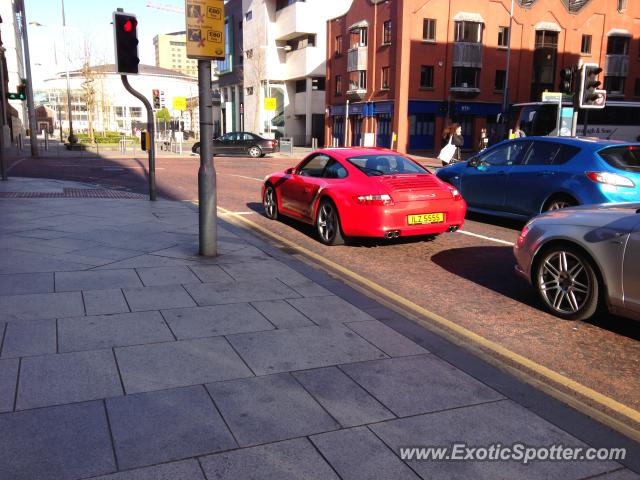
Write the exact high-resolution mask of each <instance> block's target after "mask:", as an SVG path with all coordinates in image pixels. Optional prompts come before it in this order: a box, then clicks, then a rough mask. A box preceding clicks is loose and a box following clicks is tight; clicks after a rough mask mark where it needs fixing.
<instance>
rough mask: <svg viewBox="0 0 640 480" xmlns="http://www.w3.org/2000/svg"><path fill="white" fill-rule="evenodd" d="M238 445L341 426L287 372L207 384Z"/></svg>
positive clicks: (292, 436)
mask: <svg viewBox="0 0 640 480" xmlns="http://www.w3.org/2000/svg"><path fill="white" fill-rule="evenodd" d="M207 389H208V390H209V392H210V393H211V396H212V398H213V400H214V401H215V402H216V405H217V407H218V409H219V410H220V413H221V414H222V416H223V417H224V419H225V421H226V422H227V425H229V428H231V431H232V432H233V434H234V436H235V438H236V439H237V441H238V443H239V444H240V446H251V445H258V444H261V443H267V442H275V441H278V440H286V439H289V438H294V437H301V436H305V435H310V434H312V433H318V432H326V431H328V430H335V429H337V428H340V425H338V423H337V422H336V421H335V420H334V419H333V418H331V416H329V415H328V414H327V413H326V412H325V411H324V410H323V409H322V407H321V406H320V405H319V404H318V403H317V402H316V401H315V400H314V399H313V397H312V396H311V395H309V394H308V393H307V392H306V391H305V389H304V388H303V387H302V386H301V385H300V384H299V383H298V382H297V381H296V380H295V379H294V378H293V377H292V376H291V375H289V374H288V373H282V374H277V375H267V376H263V377H255V378H248V379H241V380H232V381H228V382H217V383H211V384H208V385H207Z"/></svg>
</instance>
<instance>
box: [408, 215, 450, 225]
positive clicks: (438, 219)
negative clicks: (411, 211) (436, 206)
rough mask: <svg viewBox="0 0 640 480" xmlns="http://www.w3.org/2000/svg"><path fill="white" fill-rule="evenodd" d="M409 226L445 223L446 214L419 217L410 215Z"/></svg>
mask: <svg viewBox="0 0 640 480" xmlns="http://www.w3.org/2000/svg"><path fill="white" fill-rule="evenodd" d="M407 220H408V222H409V225H420V224H425V223H442V222H444V213H420V214H418V215H409V216H408V217H407Z"/></svg>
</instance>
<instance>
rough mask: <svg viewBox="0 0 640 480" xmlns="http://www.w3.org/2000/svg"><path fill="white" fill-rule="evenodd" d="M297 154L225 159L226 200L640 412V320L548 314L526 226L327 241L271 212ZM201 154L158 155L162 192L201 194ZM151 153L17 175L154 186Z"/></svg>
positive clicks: (473, 221) (221, 173)
mask: <svg viewBox="0 0 640 480" xmlns="http://www.w3.org/2000/svg"><path fill="white" fill-rule="evenodd" d="M296 163H297V161H296V160H294V159H287V158H263V159H257V160H251V159H248V158H239V157H236V158H228V157H224V158H216V161H215V164H216V169H217V173H218V205H219V206H221V207H224V208H225V209H227V210H230V211H232V212H239V213H241V214H242V215H243V216H244V215H246V218H250V219H251V220H252V221H253V222H255V223H257V224H259V225H262V226H264V227H266V228H268V229H269V230H270V231H272V232H275V233H278V234H279V235H281V236H283V237H285V238H287V239H289V240H291V241H293V242H295V243H296V244H298V245H301V246H304V247H305V248H307V249H309V250H311V251H313V252H316V253H318V254H319V255H322V256H324V257H326V258H328V259H331V260H332V261H333V262H336V263H338V264H339V265H341V266H343V267H346V268H348V269H349V270H351V271H353V272H356V273H358V274H360V275H362V276H364V277H366V278H368V279H370V280H372V281H374V282H376V283H378V284H379V285H381V286H383V287H385V288H387V289H389V290H391V291H393V292H395V293H396V294H398V295H401V296H402V297H404V298H406V299H408V300H410V301H412V302H414V303H416V304H418V305H420V306H422V307H424V308H426V309H428V310H430V311H432V312H434V313H436V314H439V315H441V316H443V317H445V318H447V319H449V320H451V321H453V322H455V323H457V324H459V325H460V326H463V327H465V328H466V329H468V330H470V331H472V332H475V333H477V334H479V335H481V336H483V337H485V338H487V339H489V340H491V341H493V342H496V343H498V344H500V345H502V346H504V347H506V348H507V349H509V350H511V351H513V352H515V353H517V354H520V355H522V356H524V357H526V358H528V359H531V360H533V361H535V362H537V363H539V364H541V365H543V366H545V367H547V368H549V369H551V370H553V371H555V372H558V373H560V374H562V375H563V376H566V377H568V378H570V379H572V380H575V381H577V382H579V383H581V384H582V385H585V386H587V387H589V388H591V389H593V390H595V391H597V392H599V393H602V394H604V395H606V396H608V397H611V398H613V399H615V400H617V401H618V402H621V403H622V404H624V405H626V406H629V407H631V408H633V409H635V410H640V322H633V321H631V320H626V319H623V318H618V317H613V316H602V317H599V318H596V319H595V320H593V321H592V322H590V323H585V322H566V321H562V320H559V319H557V318H555V317H553V316H551V315H548V314H546V313H545V312H543V311H542V310H541V308H540V306H539V304H538V302H537V300H536V297H535V295H534V292H533V290H532V289H531V288H530V286H529V285H528V284H527V283H526V282H525V281H524V280H522V279H521V278H519V277H518V276H517V275H516V273H515V272H514V269H513V266H514V259H513V255H512V252H511V245H510V244H511V243H512V242H514V241H515V239H516V237H517V235H518V233H519V230H520V228H521V227H522V225H521V224H518V223H514V222H507V221H501V220H495V219H492V218H488V217H479V216H470V217H469V218H468V219H467V221H466V223H465V226H464V228H463V230H462V231H461V232H456V233H450V234H443V235H441V236H439V237H437V238H436V239H435V240H432V241H422V240H417V241H416V240H401V241H395V242H386V241H363V242H360V243H357V244H355V245H350V246H340V247H325V246H324V245H322V244H320V243H319V242H318V241H317V240H316V239H315V238H314V233H313V229H312V228H310V227H308V226H304V225H301V224H299V223H296V222H294V221H284V222H272V221H269V220H268V219H266V218H265V217H264V216H263V214H262V206H261V203H260V202H261V199H260V186H261V182H262V179H263V178H264V177H265V175H267V174H268V173H270V172H273V171H276V170H283V169H285V168H287V167H290V166H294V165H295V164H296ZM198 165H199V158H197V157H181V158H166V157H164V158H159V159H158V160H157V172H156V176H157V183H158V194H159V196H161V197H165V198H171V199H178V200H196V199H197V172H198ZM145 168H146V158H144V157H141V158H139V159H73V158H67V159H65V158H55V159H37V160H32V159H24V160H14V161H13V163H12V165H11V167H10V172H9V174H10V175H16V176H30V177H46V178H59V179H67V180H77V181H83V182H90V183H93V184H98V185H102V186H105V187H110V188H122V189H127V190H133V191H138V192H146V176H145Z"/></svg>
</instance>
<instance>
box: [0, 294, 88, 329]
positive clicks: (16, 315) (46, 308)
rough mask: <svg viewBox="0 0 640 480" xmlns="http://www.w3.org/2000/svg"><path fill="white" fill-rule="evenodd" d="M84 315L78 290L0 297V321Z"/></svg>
mask: <svg viewBox="0 0 640 480" xmlns="http://www.w3.org/2000/svg"><path fill="white" fill-rule="evenodd" d="M78 315H84V304H83V302H82V294H81V293H80V292H65V293H36V294H31V295H7V296H4V297H0V322H1V321H18V320H40V319H46V318H49V319H51V318H61V317H75V316H78Z"/></svg>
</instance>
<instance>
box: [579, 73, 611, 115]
mask: <svg viewBox="0 0 640 480" xmlns="http://www.w3.org/2000/svg"><path fill="white" fill-rule="evenodd" d="M600 73H602V68H600V67H599V66H598V64H596V63H585V64H583V65H582V67H581V69H580V88H579V90H578V107H579V108H591V109H594V108H604V105H605V100H606V95H607V92H606V90H602V89H599V88H598V87H599V86H600V85H601V83H600V81H599V80H598V75H600Z"/></svg>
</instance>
